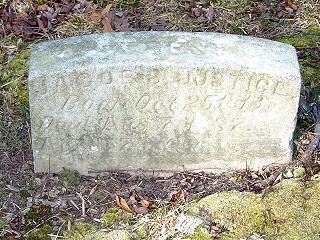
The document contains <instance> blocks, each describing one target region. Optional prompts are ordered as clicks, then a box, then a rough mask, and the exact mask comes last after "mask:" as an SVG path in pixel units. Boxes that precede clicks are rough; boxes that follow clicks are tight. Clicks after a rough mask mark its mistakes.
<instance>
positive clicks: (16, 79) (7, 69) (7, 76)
mask: <svg viewBox="0 0 320 240" xmlns="http://www.w3.org/2000/svg"><path fill="white" fill-rule="evenodd" d="M29 56H30V49H27V50H24V51H21V52H20V53H18V54H17V55H16V56H15V57H14V58H13V59H12V60H10V61H8V62H7V61H6V60H7V57H6V56H5V55H1V57H0V59H1V62H2V64H3V66H2V67H1V68H2V69H1V71H0V84H1V86H2V87H3V88H4V89H5V90H6V93H7V94H6V101H7V102H10V103H14V104H17V105H20V106H22V107H28V105H29V104H28V84H27V78H28V69H29Z"/></svg>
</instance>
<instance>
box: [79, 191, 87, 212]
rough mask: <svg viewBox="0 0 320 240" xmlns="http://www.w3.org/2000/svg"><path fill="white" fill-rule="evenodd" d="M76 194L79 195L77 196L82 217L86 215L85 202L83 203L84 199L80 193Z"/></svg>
mask: <svg viewBox="0 0 320 240" xmlns="http://www.w3.org/2000/svg"><path fill="white" fill-rule="evenodd" d="M77 195H78V196H79V198H80V199H81V210H82V215H81V216H82V217H85V216H86V204H85V200H84V198H83V196H82V194H81V193H77Z"/></svg>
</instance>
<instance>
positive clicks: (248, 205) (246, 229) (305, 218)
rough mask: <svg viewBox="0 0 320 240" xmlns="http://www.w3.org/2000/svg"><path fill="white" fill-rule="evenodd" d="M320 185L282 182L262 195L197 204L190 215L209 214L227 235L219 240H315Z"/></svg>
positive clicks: (216, 197)
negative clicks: (261, 239) (260, 238)
mask: <svg viewBox="0 0 320 240" xmlns="http://www.w3.org/2000/svg"><path fill="white" fill-rule="evenodd" d="M319 212H320V181H319V180H315V181H309V182H306V183H302V182H300V181H299V180H297V179H290V180H283V181H282V182H281V183H280V184H278V185H276V186H274V187H273V188H270V189H269V190H266V192H265V193H264V194H254V193H248V192H242V193H241V192H236V191H231V192H222V193H216V194H213V195H210V196H208V197H205V198H203V199H202V200H200V202H199V203H197V204H195V205H194V206H192V207H191V208H190V213H191V214H197V215H199V214H200V215H203V214H205V213H206V214H209V215H210V216H211V218H212V219H211V220H212V222H214V223H216V224H219V225H221V226H223V227H224V228H226V229H227V230H228V231H227V232H226V233H222V234H221V235H220V237H221V238H222V239H239V238H241V237H249V236H251V235H252V234H254V233H259V234H260V235H264V236H265V237H267V238H268V239H288V240H289V239H290V240H298V239H310V240H311V239H317V238H318V236H319V234H320V218H319V216H318V215H319Z"/></svg>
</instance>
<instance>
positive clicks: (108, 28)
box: [102, 14, 113, 32]
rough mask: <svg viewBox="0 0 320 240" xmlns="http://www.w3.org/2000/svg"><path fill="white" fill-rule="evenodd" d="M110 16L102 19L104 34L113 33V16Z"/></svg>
mask: <svg viewBox="0 0 320 240" xmlns="http://www.w3.org/2000/svg"><path fill="white" fill-rule="evenodd" d="M108 15H109V16H104V17H103V19H102V24H103V32H113V29H112V26H111V14H108Z"/></svg>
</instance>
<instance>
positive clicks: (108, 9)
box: [100, 3, 112, 16]
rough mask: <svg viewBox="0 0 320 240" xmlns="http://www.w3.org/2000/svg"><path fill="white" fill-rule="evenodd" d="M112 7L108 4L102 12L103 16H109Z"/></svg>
mask: <svg viewBox="0 0 320 240" xmlns="http://www.w3.org/2000/svg"><path fill="white" fill-rule="evenodd" d="M111 7H112V4H111V3H110V4H108V5H107V6H106V7H105V8H104V9H103V10H102V11H101V13H100V14H101V16H103V15H105V14H107V13H108V12H109V11H110V8H111Z"/></svg>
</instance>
